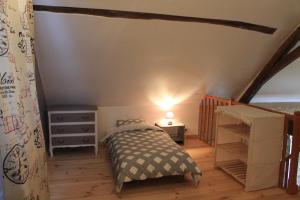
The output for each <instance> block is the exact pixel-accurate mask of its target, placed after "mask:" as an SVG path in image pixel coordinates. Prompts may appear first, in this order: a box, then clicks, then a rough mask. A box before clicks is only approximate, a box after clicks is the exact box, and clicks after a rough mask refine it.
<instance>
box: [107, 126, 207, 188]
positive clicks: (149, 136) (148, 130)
mask: <svg viewBox="0 0 300 200" xmlns="http://www.w3.org/2000/svg"><path fill="white" fill-rule="evenodd" d="M106 141H107V144H108V148H109V153H110V156H111V160H112V166H113V171H114V175H115V178H116V191H117V192H120V191H121V189H122V186H123V183H124V182H129V181H132V180H145V179H148V178H159V177H162V176H171V175H184V174H186V173H191V175H192V177H193V180H194V183H195V184H198V182H199V178H200V176H201V171H200V169H199V168H198V166H197V164H196V163H195V162H194V161H193V160H192V158H191V157H190V156H189V155H188V153H186V152H185V151H184V150H183V149H182V148H181V147H180V146H179V145H177V144H176V143H175V142H174V141H173V140H172V139H171V138H170V137H169V135H168V134H167V133H166V132H164V131H163V130H162V129H160V128H158V127H155V126H149V125H147V126H139V127H137V126H130V127H128V129H127V130H124V128H123V129H122V130H120V131H119V132H114V133H113V134H111V135H110V136H109V137H108V138H107V140H106Z"/></svg>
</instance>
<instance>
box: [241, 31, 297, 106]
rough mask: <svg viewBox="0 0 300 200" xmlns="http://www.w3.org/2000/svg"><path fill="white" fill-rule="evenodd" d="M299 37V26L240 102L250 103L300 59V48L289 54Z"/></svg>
mask: <svg viewBox="0 0 300 200" xmlns="http://www.w3.org/2000/svg"><path fill="white" fill-rule="evenodd" d="M299 35H300V26H298V28H296V30H295V31H294V32H293V33H292V34H291V35H290V36H289V37H288V38H287V39H286V40H285V41H284V42H283V43H282V45H281V46H280V47H279V49H278V50H277V51H276V52H275V54H274V55H273V56H272V58H271V59H270V60H269V62H268V63H267V64H266V65H265V66H264V67H263V69H262V71H261V72H260V73H259V74H258V76H257V77H256V78H255V79H254V81H253V82H252V83H251V85H250V86H249V87H248V88H247V90H246V92H244V94H243V95H242V97H241V98H240V100H239V101H240V102H243V103H249V102H250V101H251V99H252V98H253V97H254V96H255V95H256V93H257V92H258V91H259V89H260V88H261V87H262V86H263V85H264V84H265V83H266V82H267V81H268V80H269V79H270V78H272V77H273V76H274V75H275V74H276V73H278V72H279V71H280V70H282V69H283V68H285V67H286V66H288V64H290V63H291V62H293V61H294V60H296V59H297V58H298V57H299V48H296V49H295V50H294V51H292V52H290V53H289V51H290V50H291V49H292V48H293V47H294V46H295V44H296V43H297V42H298V41H299Z"/></svg>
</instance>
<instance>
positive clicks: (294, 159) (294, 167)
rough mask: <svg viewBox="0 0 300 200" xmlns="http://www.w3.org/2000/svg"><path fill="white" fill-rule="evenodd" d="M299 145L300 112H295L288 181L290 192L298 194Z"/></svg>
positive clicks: (288, 190)
mask: <svg viewBox="0 0 300 200" xmlns="http://www.w3.org/2000/svg"><path fill="white" fill-rule="evenodd" d="M299 145H300V112H295V114H294V129H293V142H292V153H291V163H290V164H291V165H290V166H291V167H290V175H289V181H288V188H287V193H288V194H297V193H298V185H297V173H298V162H299Z"/></svg>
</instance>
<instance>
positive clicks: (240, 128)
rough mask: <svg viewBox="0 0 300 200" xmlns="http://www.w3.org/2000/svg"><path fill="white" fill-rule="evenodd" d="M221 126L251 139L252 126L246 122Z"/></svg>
mask: <svg viewBox="0 0 300 200" xmlns="http://www.w3.org/2000/svg"><path fill="white" fill-rule="evenodd" d="M219 127H221V128H224V129H227V130H229V131H230V132H232V133H234V134H237V135H239V136H240V137H242V138H244V139H249V136H250V127H249V126H248V125H246V124H243V123H240V124H225V125H219Z"/></svg>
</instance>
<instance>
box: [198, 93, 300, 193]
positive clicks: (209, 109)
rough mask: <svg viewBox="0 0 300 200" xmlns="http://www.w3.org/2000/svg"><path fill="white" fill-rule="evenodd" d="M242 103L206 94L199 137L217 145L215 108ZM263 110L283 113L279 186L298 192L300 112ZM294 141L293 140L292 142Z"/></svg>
mask: <svg viewBox="0 0 300 200" xmlns="http://www.w3.org/2000/svg"><path fill="white" fill-rule="evenodd" d="M238 104H241V103H239V102H236V101H234V100H232V99H224V98H219V97H213V96H206V97H205V98H204V99H203V100H202V101H201V104H200V112H199V138H200V139H201V140H202V141H204V142H206V143H207V144H209V145H211V146H214V145H215V134H216V133H215V131H216V128H215V110H216V108H217V106H228V105H238ZM245 105H247V106H251V107H256V108H259V109H262V110H266V111H270V112H274V113H278V114H283V115H284V116H285V119H284V132H283V148H282V161H281V164H280V172H279V173H280V176H279V187H281V188H283V189H286V191H287V193H289V194H297V193H298V191H299V186H298V185H297V174H298V161H299V153H300V112H296V113H295V114H294V115H290V114H286V113H282V112H278V111H274V110H270V109H266V108H261V107H257V106H253V105H248V104H245ZM291 141H292V142H291Z"/></svg>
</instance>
